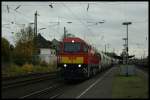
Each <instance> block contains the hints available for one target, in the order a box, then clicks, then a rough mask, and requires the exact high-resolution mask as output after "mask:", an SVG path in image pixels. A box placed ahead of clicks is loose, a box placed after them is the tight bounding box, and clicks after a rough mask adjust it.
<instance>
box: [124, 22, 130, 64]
mask: <svg viewBox="0 0 150 100" xmlns="http://www.w3.org/2000/svg"><path fill="white" fill-rule="evenodd" d="M130 24H132V22H123V23H122V25H127V47H126V51H127V63H128V51H129V50H128V25H130Z"/></svg>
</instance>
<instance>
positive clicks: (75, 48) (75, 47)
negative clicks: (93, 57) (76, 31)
mask: <svg viewBox="0 0 150 100" xmlns="http://www.w3.org/2000/svg"><path fill="white" fill-rule="evenodd" d="M80 48H81V44H80V43H77V42H75V43H72V42H66V43H64V52H80Z"/></svg>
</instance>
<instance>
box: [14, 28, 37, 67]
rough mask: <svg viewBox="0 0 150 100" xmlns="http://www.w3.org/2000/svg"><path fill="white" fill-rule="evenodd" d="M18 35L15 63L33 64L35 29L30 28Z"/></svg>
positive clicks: (22, 30)
mask: <svg viewBox="0 0 150 100" xmlns="http://www.w3.org/2000/svg"><path fill="white" fill-rule="evenodd" d="M16 34H17V35H16V38H17V41H16V47H15V50H14V52H15V62H16V63H17V64H20V65H22V64H24V63H26V62H31V61H32V56H33V53H34V50H35V44H34V43H35V42H34V29H33V28H32V27H31V26H28V27H26V28H25V29H21V30H20V32H18V33H16Z"/></svg>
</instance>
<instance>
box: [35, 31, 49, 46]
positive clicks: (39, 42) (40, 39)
mask: <svg viewBox="0 0 150 100" xmlns="http://www.w3.org/2000/svg"><path fill="white" fill-rule="evenodd" d="M36 42H37V47H38V48H51V45H52V42H51V41H48V40H46V39H45V38H44V37H43V36H41V34H38V36H37V37H36Z"/></svg>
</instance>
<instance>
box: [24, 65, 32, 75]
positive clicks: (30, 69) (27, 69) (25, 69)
mask: <svg viewBox="0 0 150 100" xmlns="http://www.w3.org/2000/svg"><path fill="white" fill-rule="evenodd" d="M22 70H23V71H24V72H26V73H31V72H33V65H32V64H28V63H26V64H24V65H23V66H22Z"/></svg>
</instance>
